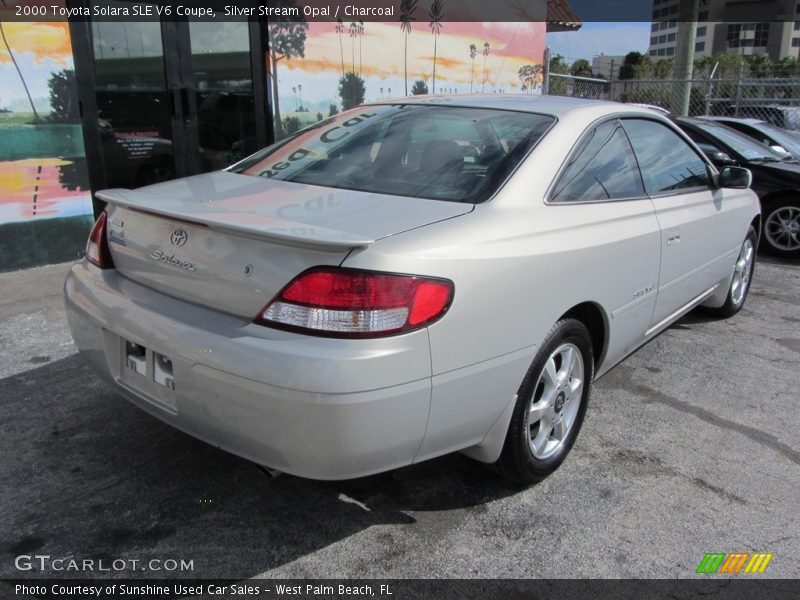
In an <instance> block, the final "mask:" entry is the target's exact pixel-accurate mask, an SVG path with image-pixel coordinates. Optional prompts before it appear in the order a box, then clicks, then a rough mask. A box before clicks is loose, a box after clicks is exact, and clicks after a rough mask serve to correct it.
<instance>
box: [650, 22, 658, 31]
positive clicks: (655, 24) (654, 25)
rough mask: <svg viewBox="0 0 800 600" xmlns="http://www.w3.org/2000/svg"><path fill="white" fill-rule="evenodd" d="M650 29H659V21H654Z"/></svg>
mask: <svg viewBox="0 0 800 600" xmlns="http://www.w3.org/2000/svg"><path fill="white" fill-rule="evenodd" d="M650 31H658V23H653V24H652V25H651V26H650Z"/></svg>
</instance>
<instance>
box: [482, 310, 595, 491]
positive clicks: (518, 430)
mask: <svg viewBox="0 0 800 600" xmlns="http://www.w3.org/2000/svg"><path fill="white" fill-rule="evenodd" d="M593 375H594V359H593V357H592V340H591V337H590V335H589V331H588V330H587V329H586V326H584V324H583V323H581V322H580V321H578V320H576V319H562V320H560V321H559V322H558V323H556V324H555V325H554V326H553V328H552V329H551V330H550V332H549V333H548V334H547V336H546V337H545V340H544V342H543V343H542V345H541V347H540V348H539V351H538V352H537V353H536V357H535V358H534V360H533V363H532V365H531V368H530V369H529V370H528V373H527V375H526V376H525V379H524V380H523V382H522V385H521V386H520V388H519V391H518V392H517V404H516V406H515V407H514V413H513V415H512V417H511V423H510V425H509V427H508V433H507V434H506V440H505V444H504V445H503V451H502V453H501V454H500V458H499V459H498V461H497V462H496V463H495V469H496V470H497V471H498V472H499V473H500V474H501V475H503V476H505V477H507V478H509V479H512V480H513V481H516V482H517V483H520V484H524V485H529V484H531V483H534V482H536V481H539V480H541V479H543V478H544V477H546V476H548V475H549V474H550V473H552V472H553V471H555V470H556V469H557V468H558V467H559V465H560V464H561V463H562V462H564V459H565V458H566V456H567V454H568V453H569V451H570V449H571V448H572V445H573V443H574V442H575V438H576V437H577V436H578V432H579V431H580V428H581V424H582V423H583V417H584V415H585V414H586V406H587V404H588V401H589V394H590V392H591V386H592V377H593Z"/></svg>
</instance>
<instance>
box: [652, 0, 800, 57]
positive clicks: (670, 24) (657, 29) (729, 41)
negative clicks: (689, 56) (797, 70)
mask: <svg viewBox="0 0 800 600" xmlns="http://www.w3.org/2000/svg"><path fill="white" fill-rule="evenodd" d="M679 2H680V0H653V12H652V18H653V21H652V23H651V26H650V45H649V47H648V54H649V55H650V57H651V58H653V60H657V59H659V58H670V57H673V56H674V55H675V44H676V42H677V35H678V5H679ZM757 12H758V16H759V18H761V19H763V21H761V22H753V20H752V13H753V5H752V3H742V2H737V1H736V0H700V1H699V7H698V12H697V33H696V40H695V47H694V55H695V58H703V57H706V56H712V55H714V54H739V55H744V56H747V55H751V54H765V55H767V56H769V58H770V59H771V60H773V61H778V60H780V59H782V58H785V57H787V56H788V57H794V58H798V57H800V0H762V1H761V2H759V3H758V9H757Z"/></svg>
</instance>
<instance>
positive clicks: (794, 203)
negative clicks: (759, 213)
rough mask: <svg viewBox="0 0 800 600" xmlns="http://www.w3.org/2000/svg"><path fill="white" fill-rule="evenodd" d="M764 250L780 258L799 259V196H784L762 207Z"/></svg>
mask: <svg viewBox="0 0 800 600" xmlns="http://www.w3.org/2000/svg"><path fill="white" fill-rule="evenodd" d="M761 237H762V240H761V241H762V243H763V247H764V250H766V251H767V252H769V253H770V254H773V255H775V256H780V257H781V258H800V196H794V197H791V196H784V197H782V198H778V199H776V200H774V201H773V202H769V203H768V204H767V205H766V206H765V207H764V234H763V235H762V236H761Z"/></svg>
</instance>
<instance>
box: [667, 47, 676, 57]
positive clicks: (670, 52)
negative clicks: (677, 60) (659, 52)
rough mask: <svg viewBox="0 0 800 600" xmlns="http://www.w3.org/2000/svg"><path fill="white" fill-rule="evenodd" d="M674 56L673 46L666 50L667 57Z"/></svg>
mask: <svg viewBox="0 0 800 600" xmlns="http://www.w3.org/2000/svg"><path fill="white" fill-rule="evenodd" d="M674 54H675V47H674V46H670V47H669V48H667V56H672V55H674Z"/></svg>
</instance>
